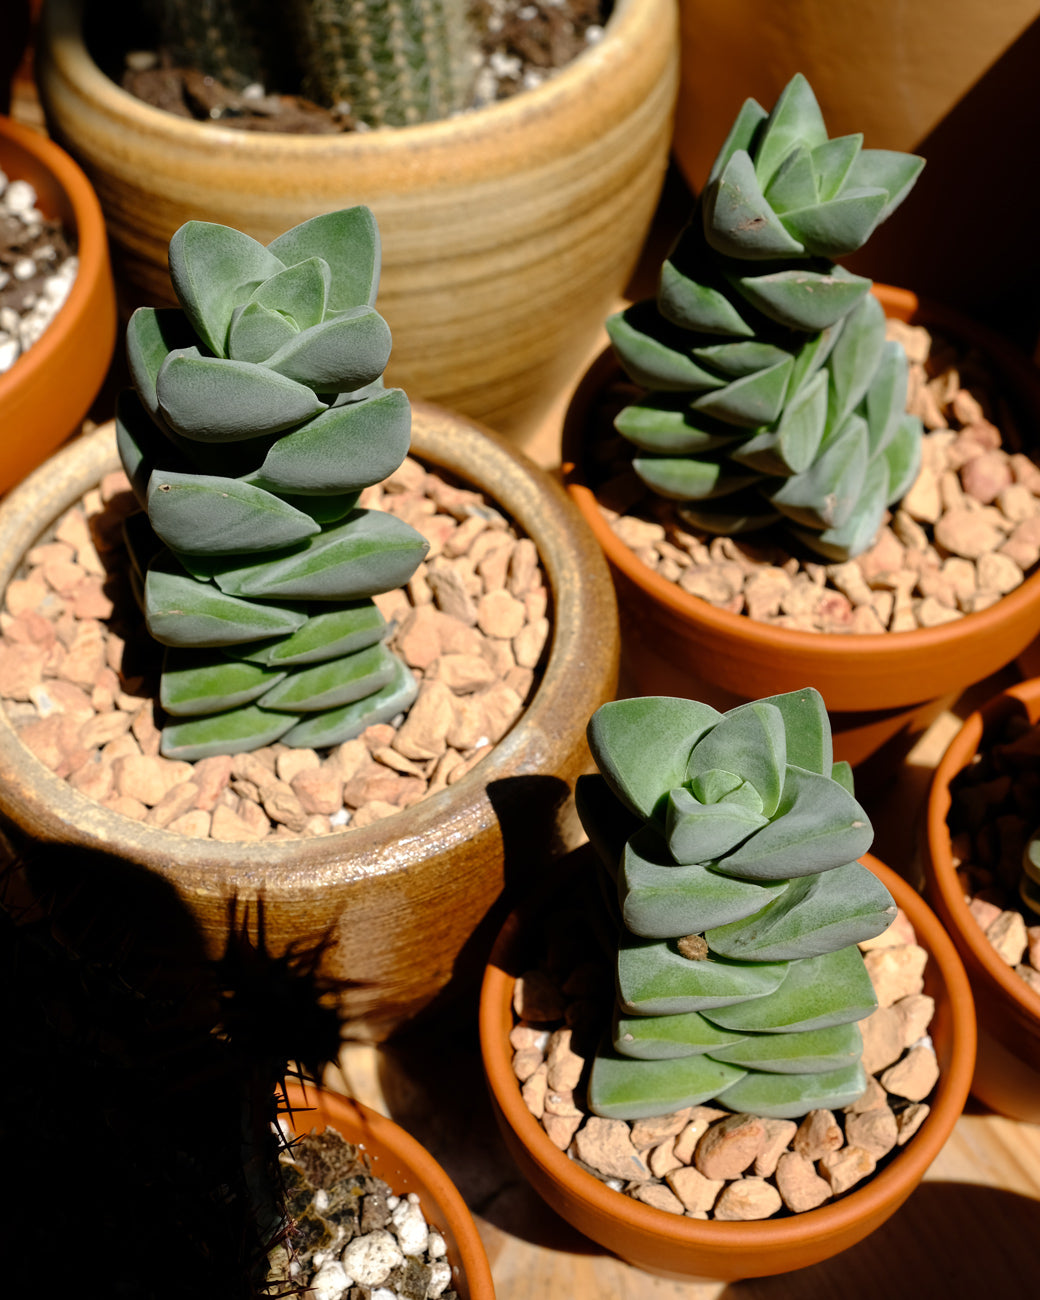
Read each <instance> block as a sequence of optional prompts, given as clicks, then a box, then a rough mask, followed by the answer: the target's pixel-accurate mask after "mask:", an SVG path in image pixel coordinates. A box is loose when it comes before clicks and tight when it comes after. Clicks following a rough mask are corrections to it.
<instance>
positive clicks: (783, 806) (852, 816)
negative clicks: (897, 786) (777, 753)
mask: <svg viewBox="0 0 1040 1300" xmlns="http://www.w3.org/2000/svg"><path fill="white" fill-rule="evenodd" d="M873 838H874V831H873V828H872V827H871V825H870V820H869V818H868V817H867V814H866V813H865V812H864V811H863V809H862V808H861V807H860V805H859V804H858V803H857V802H856V800H855V799H854V798H853V797H852V795H850V794H849V792H848V791H847V790H845V789H844V788H843V787H842V786H840V785H839V784H838V783H837V782H836V781H832V780H831V778H830V777H829V776H821V775H820V774H819V773H818V772H810V771H807V770H806V769H804V768H801V767H794V766H793V765H792V764H790V763H788V765H787V768H786V771H785V776H784V792H783V794H782V795H781V797H780V803H779V806H778V807H777V810H776V816H775V817H774V818H773V820H772V821H771V822H770V823H769V825H768V826H763V827H762V829H761V830H760V831H756V832H755V834H754V835H752V836H751V838H750V839H748V840H745V842H744V843H743V844H742V845H741V846H740V847H739V848H738V849H735V850H734V851H733V852H732V853H731V854H729V855H728V857H726V858H725V859H724V861H722V862H720V863H719V864H718V865H719V869H720V870H722V871H725V872H726V873H727V874H728V875H734V876H739V877H741V879H743V880H786V879H790V878H791V877H793V876H810V875H813V874H814V873H815V872H817V871H829V870H830V869H831V868H832V867H840V866H843V865H844V864H845V863H846V862H854V861H855V860H856V859H857V858H860V857H862V856H863V854H864V853H866V852H867V850H868V849H869V848H870V844H871V841H872V840H873Z"/></svg>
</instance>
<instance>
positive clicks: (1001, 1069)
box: [923, 678, 1040, 1124]
mask: <svg viewBox="0 0 1040 1300" xmlns="http://www.w3.org/2000/svg"><path fill="white" fill-rule="evenodd" d="M1016 715H1017V716H1019V717H1026V718H1028V720H1029V721H1030V722H1032V723H1035V722H1037V721H1038V720H1040V679H1037V678H1033V679H1031V680H1030V681H1027V682H1021V683H1018V684H1017V685H1015V686H1011V687H1009V688H1008V690H1006V691H1005V692H1003V693H1002V694H1001V695H997V696H994V697H993V698H992V699H991V700H989V701H988V702H987V703H986V704H984V705H983V707H982V708H981V709H979V710H977V711H976V712H975V713H972V714H971V716H970V717H968V718H967V719H966V721H965V722H964V723H963V725H962V726H961V728H960V730H959V731H958V732H957V734H956V735H955V736H954V738H953V739H952V740H951V741H950V744H949V746H948V748H947V750H946V752H945V754H944V755H943V757H942V759H941V760H940V762H939V765H938V767H937V768H936V770H935V775H934V777H933V778H932V786H931V790H930V792H929V796H928V808H927V820H926V823H925V840H926V843H925V853H924V855H923V857H924V874H925V887H926V891H927V894H928V898H929V901H930V902H931V904H932V906H933V907H934V908H935V910H936V912H938V914H939V916H940V918H941V919H942V923H943V925H945V926H946V929H947V930H948V931H949V934H950V937H951V938H952V939H953V942H954V944H955V945H956V947H957V951H958V952H959V953H960V955H961V959H962V960H963V962H964V966H965V969H966V970H967V972H968V978H969V980H970V981H971V989H972V993H973V995H974V997H975V1006H976V1009H977V1012H978V1020H979V1050H978V1059H977V1061H976V1065H975V1077H974V1078H973V1079H972V1084H971V1090H972V1092H973V1093H974V1094H975V1096H976V1097H978V1099H979V1100H980V1101H981V1102H984V1103H985V1104H986V1105H987V1106H989V1107H990V1108H991V1109H992V1110H996V1111H1000V1113H1001V1114H1003V1115H1009V1116H1010V1117H1011V1118H1012V1119H1018V1120H1027V1121H1028V1122H1030V1123H1033V1124H1040V994H1037V993H1035V992H1034V991H1033V990H1032V989H1031V988H1030V987H1029V985H1028V984H1026V983H1025V982H1024V981H1023V980H1022V979H1021V978H1020V977H1019V976H1018V975H1016V974H1015V972H1014V971H1013V970H1012V969H1011V967H1010V966H1008V965H1007V964H1006V963H1005V962H1003V961H1002V960H1001V959H1000V957H999V956H998V955H997V953H996V952H995V950H994V948H993V945H992V944H991V943H990V942H989V940H988V939H987V938H986V936H985V934H984V933H983V931H982V928H981V927H980V925H979V924H978V922H977V921H976V920H975V918H974V917H973V916H972V914H971V912H969V911H968V904H967V902H966V900H965V897H964V889H963V887H962V886H961V883H960V881H959V880H958V878H957V870H956V865H955V863H954V859H953V852H952V846H951V842H950V832H949V828H948V827H947V824H946V816H947V813H948V812H949V810H950V803H951V798H950V783H951V781H953V780H954V778H955V777H956V776H957V774H958V772H961V771H962V770H963V769H964V768H966V767H968V766H969V765H970V764H971V763H972V761H973V759H974V758H975V755H976V754H977V753H978V752H979V750H980V748H982V747H983V746H984V744H985V743H986V738H987V737H989V736H992V735H993V734H994V733H998V732H999V731H1000V729H1001V728H1002V727H1003V726H1004V725H1005V723H1007V722H1008V721H1010V719H1011V718H1013V717H1015V716H1016Z"/></svg>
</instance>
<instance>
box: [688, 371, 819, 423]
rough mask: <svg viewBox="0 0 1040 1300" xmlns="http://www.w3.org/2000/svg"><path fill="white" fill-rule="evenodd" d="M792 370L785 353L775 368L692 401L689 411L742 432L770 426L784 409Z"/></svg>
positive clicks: (757, 373)
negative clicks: (699, 413) (719, 421)
mask: <svg viewBox="0 0 1040 1300" xmlns="http://www.w3.org/2000/svg"><path fill="white" fill-rule="evenodd" d="M793 369H794V358H793V357H792V356H791V355H790V354H789V353H787V354H785V355H784V359H783V360H782V361H778V362H777V363H776V365H775V366H769V367H768V369H766V370H758V371H755V372H754V373H753V374H750V375H744V376H743V377H742V378H741V379H734V380H733V381H732V383H729V384H727V385H726V387H725V388H720V389H719V390H718V391H716V392H712V393H705V394H703V396H701V397H698V398H696V399H695V400H694V401H693V403H692V405H693V409H694V410H695V411H702V412H703V413H704V414H705V415H710V416H713V417H714V418H715V419H717V420H725V421H726V422H727V423H728V424H738V425H740V426H741V427H742V428H745V429H757V428H758V427H759V426H760V425H763V424H772V423H773V421H774V420H776V419H778V418H779V415H780V412H781V411H782V410H783V408H784V398H785V397H786V396H787V386H788V384H789V382H790V379H791V372H792V370H793Z"/></svg>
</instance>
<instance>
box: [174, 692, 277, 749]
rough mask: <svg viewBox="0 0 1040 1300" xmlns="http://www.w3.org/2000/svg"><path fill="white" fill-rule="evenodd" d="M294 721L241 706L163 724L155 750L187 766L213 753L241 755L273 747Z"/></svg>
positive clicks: (253, 705)
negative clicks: (181, 760) (269, 746)
mask: <svg viewBox="0 0 1040 1300" xmlns="http://www.w3.org/2000/svg"><path fill="white" fill-rule="evenodd" d="M294 721H295V719H294V718H293V716H292V714H290V713H271V712H269V711H268V710H267V709H261V708H260V707H259V705H256V704H245V705H243V706H242V707H241V708H239V709H229V710H228V712H226V713H213V714H210V715H209V716H208V717H204V718H187V719H185V720H184V721H183V722H170V723H167V724H166V726H165V727H163V730H162V738H161V740H160V742H159V749H160V752H161V753H162V754H163V755H164V757H166V758H177V759H183V760H185V761H187V762H189V763H197V762H198V761H199V759H202V758H212V757H213V756H214V755H215V754H244V753H246V752H247V751H249V750H253V749H260V748H261V746H263V745H273V744H274V742H275V741H276V740H280V739H281V738H282V737H284V735H285V733H286V732H287V731H288V730H289V728H290V727H291V726H292V725H293V722H294Z"/></svg>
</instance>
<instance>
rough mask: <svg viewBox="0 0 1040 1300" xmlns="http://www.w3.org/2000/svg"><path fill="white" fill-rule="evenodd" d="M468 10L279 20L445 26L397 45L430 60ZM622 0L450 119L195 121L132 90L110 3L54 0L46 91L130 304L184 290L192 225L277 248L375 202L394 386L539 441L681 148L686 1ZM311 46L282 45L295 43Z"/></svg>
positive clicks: (415, 58)
mask: <svg viewBox="0 0 1040 1300" xmlns="http://www.w3.org/2000/svg"><path fill="white" fill-rule="evenodd" d="M468 7H469V6H467V5H463V4H462V3H461V0H438V2H437V3H436V4H429V3H425V2H424V3H422V4H416V3H411V2H408V0H401V2H400V3H398V2H396V0H395V3H394V4H393V5H386V4H383V3H380V4H378V5H373V4H367V3H366V4H361V5H359V4H354V3H352V4H350V5H343V6H319V5H307V4H298V5H295V6H286V5H273V6H269V9H270V16H269V17H270V21H269V22H268V23H266V24H265V23H264V22H261V23H260V24H259V26H260V29H261V30H265V28H266V29H268V30H278V31H280V30H281V27H282V24H283V23H284V22H285V21H286V20H287V18H288V17H289V15H290V14H291V13H292V12H293V10H295V11H296V12H300V11H303V10H310V11H312V13H314V14H317V13H318V12H319V11H320V10H322V9H325V10H329V9H330V8H331V9H335V10H337V11H338V10H340V9H342V10H349V11H350V15H349V16H351V17H353V18H354V20H355V21H357V20H358V18H359V15H362V14H368V15H372V14H374V15H375V18H376V19H377V20H378V21H380V22H381V23H383V24H384V25H389V27H390V30H391V31H393V30H394V29H395V28H396V30H397V31H399V32H404V33H408V34H411V25H412V24H414V23H420V24H421V23H423V22H425V23H427V24H429V25H431V26H436V25H437V24H439V25H440V30H439V31H434V33H433V38H432V39H430V40H424V41H423V42H416V43H415V44H414V45H413V48H412V51H411V53H410V55H408V56H406V57H404V58H401V59H393V58H391V57H390V56H389V55H388V56H387V57H386V58H384V59H381V60H380V64H381V65H382V66H386V65H388V64H389V65H392V66H401V65H402V64H404V65H407V66H408V67H410V68H413V69H417V70H418V73H419V75H420V76H421V75H422V74H423V65H424V58H423V56H422V52H423V51H428V50H429V49H430V48H431V47H432V46H433V45H435V44H437V41H438V40H439V39H440V37H442V36H443V34H444V31H445V30H446V28H445V24H444V21H443V20H444V18H445V15H447V16H448V17H449V18H452V19H453V20H457V19H460V18H463V17H464V15H463V12H462V11H463V10H464V9H466V8H468ZM133 8H135V9H136V8H137V7H136V6H134V7H133ZM190 8H191V9H192V10H195V11H197V10H198V6H190ZM220 8H222V9H223V10H224V11H225V15H224V16H226V14H227V12H230V11H228V10H227V7H226V6H223V7H220ZM260 9H261V6H259V5H246V6H236V8H235V10H234V13H235V15H236V16H238V15H240V14H242V13H243V12H246V13H248V12H251V11H252V12H256V11H259V10H260ZM405 10H407V11H409V15H408V16H407V17H406V18H400V14H401V13H402V11H405ZM602 12H603V13H608V12H609V16H608V17H607V18H606V20H605V22H603V24H602V28H601V38H600V39H598V40H596V41H594V42H593V41H590V42H589V43H588V45H587V48H585V49H584V50H583V51H582V53H581V54H579V55H578V57H576V58H574V59H573V60H572V61H571V62H570V63H569V64H568V65H567V66H566V67H564V68H563V69H561V70H560V71H559V72H558V73H556V74H555V75H553V76H551V77H546V78H545V79H544V80H543V81H542V82H541V84H539V85H537V86H535V87H534V88H533V89H525V90H523V91H522V92H520V93H517V94H515V95H513V96H512V97H510V98H509V99H506V100H502V101H500V102H497V103H490V104H487V105H486V106H483V107H479V108H476V109H473V110H467V111H464V112H459V113H455V114H454V115H453V116H444V117H442V118H440V119H439V120H434V121H424V120H422V119H421V118H420V119H419V120H416V121H414V122H412V123H410V124H408V125H403V126H376V128H375V129H369V130H364V131H357V130H355V131H346V132H344V131H340V130H337V131H335V132H334V133H332V134H311V135H298V134H292V133H290V132H288V131H270V130H249V131H243V130H239V129H235V128H234V127H233V126H229V125H228V124H227V123H226V121H223V122H202V121H196V120H193V119H191V118H190V117H183V116H177V115H176V114H174V113H172V112H165V111H163V110H161V109H159V108H156V107H154V106H153V105H152V104H150V103H145V102H143V101H142V100H140V99H138V98H135V96H133V95H132V94H130V93H129V92H128V91H126V90H124V89H123V88H122V87H121V85H120V84H118V78H119V77H120V76H121V75H122V73H123V68H122V53H123V51H119V58H118V59H117V60H116V66H115V67H112V66H110V64H109V63H108V62H107V61H106V60H105V59H104V58H103V57H102V54H101V50H102V49H104V48H105V47H106V46H107V47H108V48H109V49H111V48H112V40H113V37H114V36H118V34H119V32H120V28H119V26H118V25H117V24H116V23H114V22H112V21H111V20H110V13H111V7H110V5H109V4H105V3H98V2H97V0H94V2H93V3H91V2H90V0H49V3H48V4H47V5H46V6H45V10H44V13H43V18H42V23H41V29H40V35H39V41H38V80H39V87H40V98H41V101H42V103H43V106H44V111H45V114H46V119H47V123H48V129H49V130H50V132H51V134H52V135H53V136H54V138H55V139H57V140H60V141H61V142H62V143H63V145H64V147H66V148H67V149H68V150H69V152H70V153H72V155H73V156H74V157H75V158H77V159H78V160H79V162H80V163H81V165H82V166H83V168H84V170H85V171H86V172H87V174H88V175H89V176H90V177H91V178H92V179H93V181H94V184H95V185H96V186H97V189H98V193H99V196H100V198H101V203H102V207H103V208H104V209H105V212H106V218H107V221H108V226H109V233H110V236H111V240H112V247H113V260H114V263H115V266H116V270H117V280H118V282H119V283H120V285H121V286H122V289H123V292H124V296H125V297H126V299H127V301H128V302H129V303H130V304H131V305H134V306H136V305H138V304H140V303H144V304H153V305H158V304H160V303H163V302H172V297H171V290H170V284H169V279H168V276H167V271H166V246H167V244H168V242H169V240H170V238H171V236H172V234H173V232H174V231H175V230H176V229H177V228H178V227H179V226H181V225H182V224H183V223H184V222H185V221H188V220H191V219H198V220H204V221H214V222H218V223H220V224H224V225H230V226H234V227H236V228H237V229H240V230H243V231H245V232H246V233H247V234H250V235H252V236H253V237H254V238H256V239H258V240H260V241H261V242H262V243H265V244H266V243H268V242H269V241H270V240H271V239H273V238H275V237H276V236H277V235H279V234H281V233H282V231H283V230H285V229H287V228H289V227H290V226H293V225H295V224H297V223H298V222H300V221H302V220H304V219H305V218H307V217H311V216H314V215H316V214H317V213H319V212H325V211H329V210H330V209H335V208H340V207H345V206H350V205H354V204H358V203H363V204H366V205H367V206H369V207H370V208H371V209H372V210H373V212H374V213H375V215H376V218H377V220H378V221H379V224H380V227H381V229H382V232H383V239H384V253H385V255H384V280H383V291H382V299H381V307H382V310H383V314H384V315H385V317H386V319H387V321H388V323H389V325H390V328H391V330H392V332H393V335H394V343H395V346H394V357H393V359H392V360H391V363H390V371H389V377H390V380H391V382H393V383H395V384H399V385H400V386H401V387H403V388H405V389H406V390H407V391H408V392H409V394H410V395H411V396H413V397H415V398H422V399H426V400H429V401H433V402H436V403H438V404H441V405H444V406H447V407H449V408H450V409H452V410H457V411H460V412H462V413H464V414H466V415H469V416H471V417H473V418H475V419H477V420H480V421H482V422H484V423H487V424H489V425H491V426H492V427H493V428H494V429H496V430H498V431H499V432H501V433H502V434H503V435H505V436H509V437H510V438H515V439H517V440H523V439H524V438H525V437H526V436H529V435H530V434H531V433H532V432H533V431H534V430H535V429H537V427H538V424H539V421H540V419H541V418H542V417H544V415H545V414H546V413H547V412H548V410H549V409H550V407H551V405H552V402H553V400H554V399H555V398H556V397H557V396H558V395H559V394H561V393H562V392H563V391H564V389H565V388H566V387H567V386H568V384H569V383H570V381H571V377H572V375H573V374H574V371H575V369H576V367H578V366H580V365H581V364H583V362H584V360H585V358H586V357H587V355H588V352H589V350H590V349H591V348H592V347H594V345H595V341H596V338H597V336H598V333H599V330H600V328H601V324H602V320H603V317H604V316H605V315H606V313H607V312H608V311H610V310H611V308H612V307H613V305H614V303H615V302H616V301H617V300H618V298H619V296H620V295H621V293H622V292H623V290H624V286H625V284H626V282H627V280H628V278H629V276H630V275H631V273H632V270H633V268H634V266H635V264H636V261H637V258H638V256H639V253H640V250H641V247H642V244H643V240H644V238H645V236H646V232H647V230H648V228H649V226H650V222H651V220H652V218H653V214H654V210H655V206H656V202H657V196H658V194H659V193H660V190H661V186H662V184H663V181H664V176H665V171H666V168H667V163H668V150H669V144H670V140H671V126H672V110H673V105H674V101H675V94H676V88H677V84H678V62H679V53H678V35H677V33H678V13H677V7H676V0H617V2H616V3H614V4H608V5H605V6H604V7H603V9H602ZM138 17H139V14H138ZM543 17H544V18H546V20H547V21H550V22H551V21H552V20H553V14H552V12H551V11H550V12H548V14H546V15H543ZM394 19H400V20H399V21H396V23H395V22H393V21H392V20H394ZM365 21H369V18H367V17H366V18H365ZM597 30H599V29H597ZM295 40H296V38H295V37H294V38H288V40H287V39H283V40H282V50H283V52H284V48H285V46H286V44H287V43H294V42H295ZM382 43H383V38H382V37H380V38H378V39H377V41H376V44H377V45H382ZM211 44H212V45H214V46H216V44H217V42H216V41H211ZM225 44H226V42H225ZM417 52H418V53H417ZM345 65H346V60H343V61H342V62H341V67H342V66H345ZM369 80H371V79H369ZM269 88H272V89H273V87H269ZM336 93H337V94H341V92H336ZM377 120H378V119H377ZM577 249H580V250H581V251H580V256H576V255H575V250H577ZM477 319H479V321H480V328H479V329H474V327H473V322H474V321H475V320H477ZM532 374H537V375H538V382H537V383H531V382H530V377H531V375H532Z"/></svg>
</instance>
